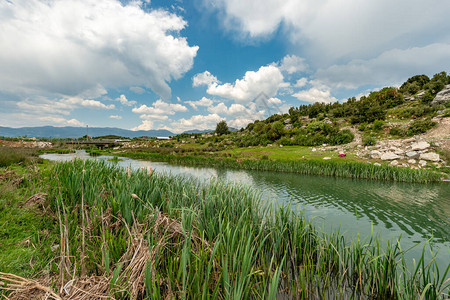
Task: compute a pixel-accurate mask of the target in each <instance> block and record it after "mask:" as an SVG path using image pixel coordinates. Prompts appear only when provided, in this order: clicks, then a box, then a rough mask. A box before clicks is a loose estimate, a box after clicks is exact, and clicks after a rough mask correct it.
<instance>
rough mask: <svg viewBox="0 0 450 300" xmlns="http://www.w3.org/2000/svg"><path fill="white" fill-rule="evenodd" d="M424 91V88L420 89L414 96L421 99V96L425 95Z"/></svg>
mask: <svg viewBox="0 0 450 300" xmlns="http://www.w3.org/2000/svg"><path fill="white" fill-rule="evenodd" d="M425 94H426V92H425V91H424V90H420V91H419V92H418V93H417V94H416V97H417V98H419V99H422V98H423V96H425Z"/></svg>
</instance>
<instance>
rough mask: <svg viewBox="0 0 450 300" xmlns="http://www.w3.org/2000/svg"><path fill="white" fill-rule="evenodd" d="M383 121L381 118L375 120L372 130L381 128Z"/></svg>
mask: <svg viewBox="0 0 450 300" xmlns="http://www.w3.org/2000/svg"><path fill="white" fill-rule="evenodd" d="M383 125H384V122H383V121H381V120H375V121H374V122H373V130H376V131H380V130H381V129H383Z"/></svg>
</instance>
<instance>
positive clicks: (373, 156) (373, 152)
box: [369, 150, 381, 158]
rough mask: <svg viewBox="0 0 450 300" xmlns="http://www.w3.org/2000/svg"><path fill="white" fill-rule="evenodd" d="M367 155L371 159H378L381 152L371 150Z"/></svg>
mask: <svg viewBox="0 0 450 300" xmlns="http://www.w3.org/2000/svg"><path fill="white" fill-rule="evenodd" d="M369 155H370V157H371V158H380V156H381V152H380V151H377V150H372V151H370V153H369Z"/></svg>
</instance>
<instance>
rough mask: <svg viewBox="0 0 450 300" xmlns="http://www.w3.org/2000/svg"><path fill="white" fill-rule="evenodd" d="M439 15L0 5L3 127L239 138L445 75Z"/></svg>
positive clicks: (402, 4)
mask: <svg viewBox="0 0 450 300" xmlns="http://www.w3.org/2000/svg"><path fill="white" fill-rule="evenodd" d="M449 14H450V1H448V0H427V1H423V0H396V1H390V0H389V1H388V0H265V1H258V0H245V1H243V0H190V1H187V0H159V1H118V0H11V1H9V0H0V46H1V47H0V126H10V127H22V126H41V125H53V126H86V125H89V126H95V127H119V128H125V129H133V130H137V129H143V130H149V129H162V128H164V129H169V130H171V131H173V132H177V133H178V132H182V131H184V130H191V129H211V128H214V127H215V124H216V123H217V122H218V121H220V120H223V119H225V120H227V122H228V124H229V125H230V126H233V127H236V128H240V127H242V126H245V125H246V124H247V123H248V122H250V121H253V120H255V119H262V118H264V117H266V116H267V115H268V114H270V113H274V112H276V111H277V110H279V111H286V110H287V109H288V108H289V107H290V106H299V105H301V104H307V103H313V102H316V101H319V102H334V101H343V100H345V99H347V98H348V97H352V96H358V95H363V94H366V93H368V92H369V91H371V90H376V89H378V88H380V87H383V86H396V85H399V84H400V83H402V82H403V81H405V80H406V79H407V78H408V77H411V76H412V75H416V74H427V75H428V76H432V75H433V74H435V73H438V72H440V71H447V72H448V71H450V22H449V21H448V16H449ZM261 93H264V94H265V95H267V97H268V98H267V99H265V103H266V104H267V105H261V103H257V102H258V101H256V103H255V101H254V99H255V98H257V97H258V95H261Z"/></svg>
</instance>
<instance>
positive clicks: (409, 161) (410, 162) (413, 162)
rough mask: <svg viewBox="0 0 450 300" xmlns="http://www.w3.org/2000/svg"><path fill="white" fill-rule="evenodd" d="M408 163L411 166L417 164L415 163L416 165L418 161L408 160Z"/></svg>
mask: <svg viewBox="0 0 450 300" xmlns="http://www.w3.org/2000/svg"><path fill="white" fill-rule="evenodd" d="M408 163H409V164H415V163H416V160H415V159H408Z"/></svg>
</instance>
